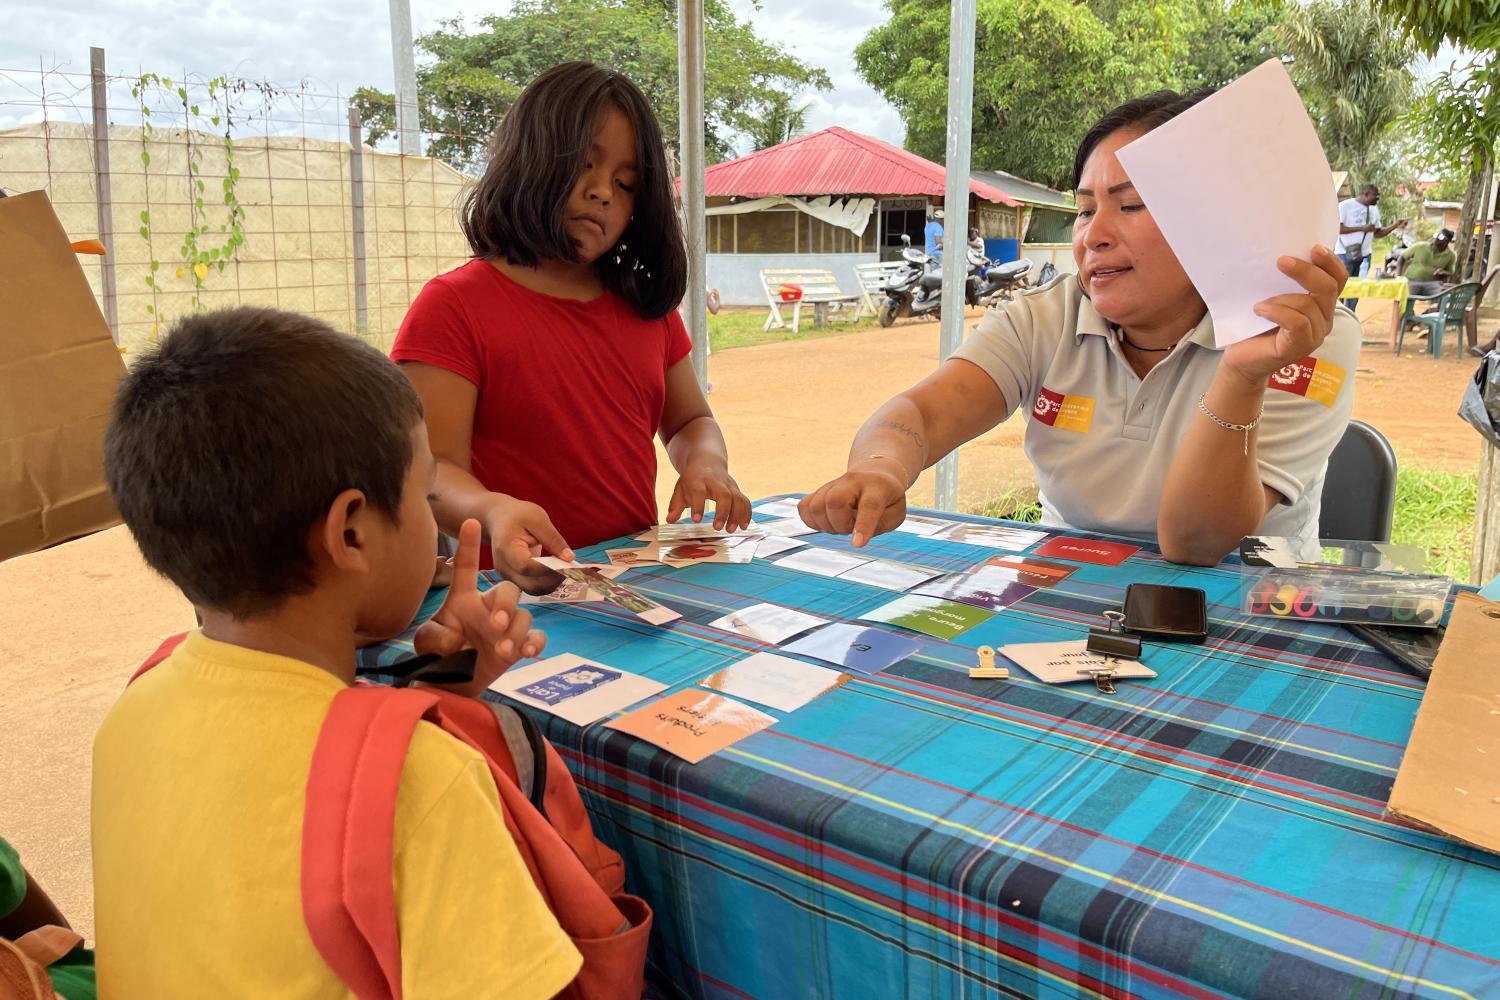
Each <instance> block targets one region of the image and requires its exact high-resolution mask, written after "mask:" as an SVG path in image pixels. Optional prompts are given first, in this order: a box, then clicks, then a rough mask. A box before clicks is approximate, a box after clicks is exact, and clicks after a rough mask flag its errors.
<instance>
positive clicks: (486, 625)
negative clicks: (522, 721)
mask: <svg viewBox="0 0 1500 1000" xmlns="http://www.w3.org/2000/svg"><path fill="white" fill-rule="evenodd" d="M480 538H481V532H480V529H479V522H478V521H475V520H472V519H470V520H468V521H465V522H464V523H463V527H462V528H461V529H459V533H458V554H457V555H455V556H454V557H453V583H452V585H451V586H450V587H449V589H448V597H447V599H446V600H444V601H443V606H442V607H441V608H439V609H438V612H437V614H435V615H433V616H432V618H431V619H430V620H429V621H426V622H424V623H423V624H422V625H421V627H419V628H418V629H417V634H416V636H415V637H414V639H413V646H414V647H415V648H416V651H417V653H418V654H419V655H426V654H428V653H437V654H438V655H440V656H451V655H452V654H454V653H457V652H459V651H460V650H463V649H469V648H472V649H474V650H476V651H477V652H478V654H479V662H478V663H477V664H476V666H475V668H474V680H473V681H471V682H470V683H468V684H462V685H454V686H453V687H452V688H451V690H453V691H457V692H458V693H459V694H465V695H469V696H470V697H475V696H477V695H478V694H479V693H480V692H481V691H484V690H485V689H486V688H488V687H489V686H490V685H491V684H493V683H494V682H495V680H496V679H497V678H498V677H499V676H500V675H501V674H503V673H505V671H506V670H508V669H510V666H511V665H512V664H513V663H515V662H516V661H517V660H519V659H524V658H526V657H532V656H539V655H541V652H542V650H543V649H545V648H546V646H547V637H546V636H545V635H544V634H542V633H541V632H540V631H538V630H535V629H532V627H531V613H530V612H529V611H526V610H525V609H523V608H518V607H517V606H516V601H517V599H518V598H519V597H520V592H519V591H518V590H517V589H516V587H515V585H514V584H510V583H502V584H500V585H499V586H497V587H492V588H491V589H489V590H487V591H485V592H484V593H480V592H479V546H480V544H481V542H480Z"/></svg>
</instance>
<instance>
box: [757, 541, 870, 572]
mask: <svg viewBox="0 0 1500 1000" xmlns="http://www.w3.org/2000/svg"><path fill="white" fill-rule="evenodd" d="M869 561H870V560H868V559H862V558H860V557H859V556H851V555H849V554H847V553H844V552H840V551H838V550H837V549H820V548H818V547H817V546H816V545H810V546H808V547H807V548H805V549H803V550H802V551H801V552H793V553H792V554H791V555H789V556H783V557H782V558H780V559H778V560H776V565H777V566H785V567H786V568H787V569H796V570H801V571H802V572H804V573H816V574H818V575H819V576H838V575H839V574H840V573H847V572H848V571H849V570H851V569H853V568H854V567H856V566H863V565H864V564H865V563H867V562H869Z"/></svg>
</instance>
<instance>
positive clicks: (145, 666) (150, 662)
mask: <svg viewBox="0 0 1500 1000" xmlns="http://www.w3.org/2000/svg"><path fill="white" fill-rule="evenodd" d="M187 637H188V634H187V633H186V632H179V633H178V634H177V635H174V636H171V637H169V638H168V639H167V640H166V641H165V642H163V643H162V644H161V645H160V646H157V647H156V652H154V653H152V654H151V655H150V656H148V657H146V660H145V662H144V663H142V664H141V665H140V666H139V667H136V669H135V673H133V674H131V675H130V680H128V681H126V682H125V686H126V687H129V686H130V685H132V684H134V683H135V681H136V678H138V677H140V676H141V675H142V674H144V673H145V672H146V671H148V670H150V669H151V668H152V667H154V666H156V665H157V664H158V663H160V662H162V661H163V660H165V659H166V658H167V657H169V656H171V655H172V653H173V652H174V651H176V649H177V647H178V646H181V645H182V641H183V640H184V639H186V638H187Z"/></svg>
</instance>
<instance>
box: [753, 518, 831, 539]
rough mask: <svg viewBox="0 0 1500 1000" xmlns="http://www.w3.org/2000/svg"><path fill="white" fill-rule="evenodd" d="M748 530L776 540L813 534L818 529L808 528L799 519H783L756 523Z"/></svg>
mask: <svg viewBox="0 0 1500 1000" xmlns="http://www.w3.org/2000/svg"><path fill="white" fill-rule="evenodd" d="M749 530H751V531H758V532H760V533H761V534H763V535H773V536H775V537H778V538H796V537H798V536H799V535H811V534H814V533H816V532H817V530H818V529H817V528H812V527H809V526H808V525H807V524H806V523H805V522H803V520H802V519H801V518H800V517H784V518H782V519H781V520H780V521H757V522H755V525H754V526H753V527H752V528H750V529H749Z"/></svg>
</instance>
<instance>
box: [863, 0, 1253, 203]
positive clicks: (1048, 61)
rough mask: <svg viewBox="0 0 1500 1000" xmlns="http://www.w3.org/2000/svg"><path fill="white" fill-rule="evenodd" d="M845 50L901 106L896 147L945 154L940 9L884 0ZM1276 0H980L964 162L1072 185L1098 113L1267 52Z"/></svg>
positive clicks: (1191, 83)
mask: <svg viewBox="0 0 1500 1000" xmlns="http://www.w3.org/2000/svg"><path fill="white" fill-rule="evenodd" d="M886 6H887V8H888V9H889V10H890V14H891V16H890V19H889V20H888V21H887V22H886V23H885V24H883V25H880V26H879V27H877V28H874V29H873V30H871V31H870V32H869V33H868V34H867V35H866V36H865V38H864V40H863V41H862V42H861V43H860V44H859V46H858V48H856V50H855V62H856V65H857V66H858V68H859V72H860V75H861V76H863V77H864V79H865V80H866V82H868V83H869V84H870V85H871V86H872V87H874V88H875V89H876V90H877V91H879V92H880V93H881V94H882V95H883V96H884V97H885V99H886V100H887V101H889V102H890V103H891V104H892V105H893V106H894V107H895V108H896V110H897V111H898V112H899V113H900V115H901V118H902V121H903V122H904V123H905V125H906V147H907V148H908V149H910V150H911V151H912V152H915V153H918V154H920V155H922V156H926V157H928V158H929V159H936V160H941V159H942V158H943V156H944V154H945V146H946V130H947V118H946V116H947V104H948V100H947V98H948V93H947V90H948V17H949V11H948V5H947V4H945V3H940V2H937V0H886ZM1279 17H1280V13H1279V11H1278V9H1277V8H1276V6H1275V4H1274V3H1271V2H1269V0H1267V2H1250V0H1243V2H1241V3H1239V4H1236V5H1234V6H1230V4H1229V3H1227V2H1226V0H1088V2H1087V3H1080V2H1077V0H978V9H977V12H976V18H975V51H974V128H973V135H972V141H973V146H972V149H973V162H974V164H975V166H976V167H997V168H1000V169H1003V170H1008V171H1011V172H1013V173H1017V174H1020V175H1022V176H1024V177H1028V178H1030V179H1032V180H1036V181H1040V182H1042V183H1045V184H1050V185H1052V186H1054V187H1060V188H1068V187H1071V186H1072V183H1073V178H1072V171H1073V154H1074V151H1075V150H1076V148H1077V145H1078V140H1079V139H1080V138H1082V136H1083V133H1084V131H1085V130H1087V129H1088V127H1089V125H1090V124H1092V123H1093V122H1094V121H1095V120H1096V119H1097V118H1098V117H1099V116H1100V115H1101V114H1103V113H1104V112H1105V111H1107V110H1109V109H1110V108H1111V107H1114V106H1115V105H1116V104H1119V103H1120V102H1122V101H1125V100H1128V99H1130V98H1132V97H1138V96H1140V95H1142V94H1145V93H1149V92H1150V91H1153V90H1157V89H1159V88H1162V87H1173V88H1177V89H1196V88H1197V87H1201V86H1217V85H1222V84H1224V83H1227V82H1229V81H1230V80H1232V79H1234V78H1235V77H1237V76H1239V75H1241V74H1243V73H1244V72H1246V71H1247V70H1249V69H1251V68H1252V67H1253V66H1255V65H1256V64H1257V63H1259V62H1261V61H1263V60H1264V59H1266V58H1269V57H1271V56H1273V55H1275V54H1276V52H1275V47H1274V39H1273V38H1272V36H1270V35H1269V34H1268V33H1267V32H1268V29H1269V28H1270V27H1271V26H1272V25H1274V24H1275V23H1276V21H1277V19H1278V18H1279Z"/></svg>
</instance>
